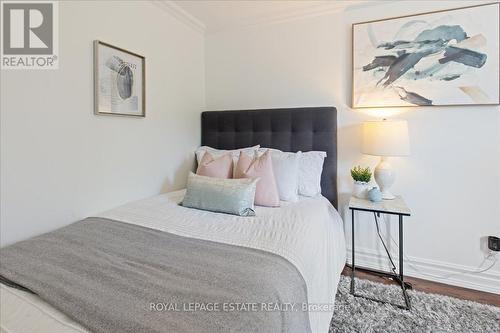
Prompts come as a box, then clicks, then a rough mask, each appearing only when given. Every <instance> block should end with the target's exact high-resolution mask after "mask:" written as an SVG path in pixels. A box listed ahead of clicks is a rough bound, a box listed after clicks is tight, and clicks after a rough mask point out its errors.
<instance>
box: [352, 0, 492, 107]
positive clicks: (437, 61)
mask: <svg viewBox="0 0 500 333" xmlns="http://www.w3.org/2000/svg"><path fill="white" fill-rule="evenodd" d="M499 10H500V4H499V3H494V4H488V5H480V6H473V7H467V8H459V9H453V10H447V11H440V12H434V13H428V14H420V15H414V16H407V17H401V18H395V19H387V20H383V21H373V22H365V23H357V24H354V25H353V91H352V106H353V107H354V108H363V107H398V106H399V107H400V106H432V105H468V104H471V105H477V104H499V103H500V83H499V80H500V79H499V76H500V67H499V44H500V33H499V30H500V28H499Z"/></svg>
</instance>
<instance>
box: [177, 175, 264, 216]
mask: <svg viewBox="0 0 500 333" xmlns="http://www.w3.org/2000/svg"><path fill="white" fill-rule="evenodd" d="M257 182H258V179H219V178H211V177H205V176H199V175H195V174H194V173H192V172H191V173H190V174H189V176H188V181H187V188H186V195H185V196H184V199H183V200H182V203H181V205H182V206H184V207H190V208H197V209H202V210H208V211H212V212H220V213H228V214H233V215H239V216H254V215H255V210H254V198H255V189H256V185H257Z"/></svg>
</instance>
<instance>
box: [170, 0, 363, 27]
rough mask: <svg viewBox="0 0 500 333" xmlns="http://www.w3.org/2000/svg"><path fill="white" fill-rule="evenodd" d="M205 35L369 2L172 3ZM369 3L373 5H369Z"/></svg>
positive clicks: (179, 0)
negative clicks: (203, 28)
mask: <svg viewBox="0 0 500 333" xmlns="http://www.w3.org/2000/svg"><path fill="white" fill-rule="evenodd" d="M173 2H174V3H175V4H176V5H177V6H179V7H180V8H181V9H182V10H184V11H185V12H187V13H188V14H190V15H191V16H193V17H194V19H196V20H197V21H199V22H200V23H201V24H202V25H204V27H205V30H206V32H207V33H213V32H219V31H222V30H228V29H232V28H237V27H243V26H249V25H255V24H265V23H271V22H279V21H286V20H290V19H294V18H297V17H303V16H315V15H321V14H325V13H330V12H338V11H341V10H344V9H346V8H349V7H354V6H359V5H363V4H366V3H368V2H369V0H349V1H346V0H295V1H290V0H265V1H264V0H175V1H173ZM370 2H371V3H373V1H370Z"/></svg>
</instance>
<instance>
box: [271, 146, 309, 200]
mask: <svg viewBox="0 0 500 333" xmlns="http://www.w3.org/2000/svg"><path fill="white" fill-rule="evenodd" d="M301 154H302V153H301V152H300V151H299V152H298V153H286V152H281V151H276V150H271V159H272V162H273V171H274V178H275V179H276V184H277V185H278V192H279V195H280V199H281V200H283V201H292V202H293V201H297V200H298V199H299V161H300V155H301Z"/></svg>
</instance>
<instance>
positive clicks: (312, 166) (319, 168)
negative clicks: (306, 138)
mask: <svg viewBox="0 0 500 333" xmlns="http://www.w3.org/2000/svg"><path fill="white" fill-rule="evenodd" d="M325 157H326V152H324V151H308V152H305V153H302V154H301V156H300V161H299V194H300V195H304V196H306V197H315V196H317V195H319V194H321V173H322V172H323V162H324V160H325Z"/></svg>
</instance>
